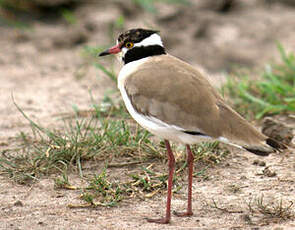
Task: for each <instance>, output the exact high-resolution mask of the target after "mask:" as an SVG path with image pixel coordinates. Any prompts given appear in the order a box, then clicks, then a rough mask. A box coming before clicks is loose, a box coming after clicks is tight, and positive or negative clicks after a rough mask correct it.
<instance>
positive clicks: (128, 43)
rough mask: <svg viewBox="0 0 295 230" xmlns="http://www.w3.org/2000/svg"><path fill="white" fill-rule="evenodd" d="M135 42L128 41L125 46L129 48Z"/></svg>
mask: <svg viewBox="0 0 295 230" xmlns="http://www.w3.org/2000/svg"><path fill="white" fill-rule="evenodd" d="M133 45H134V44H133V43H132V42H126V44H125V47H126V48H128V49H131V48H132V47H133Z"/></svg>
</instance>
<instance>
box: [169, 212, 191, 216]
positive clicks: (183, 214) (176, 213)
mask: <svg viewBox="0 0 295 230" xmlns="http://www.w3.org/2000/svg"><path fill="white" fill-rule="evenodd" d="M173 214H174V215H175V216H178V217H186V216H192V215H193V212H192V211H186V212H177V211H173Z"/></svg>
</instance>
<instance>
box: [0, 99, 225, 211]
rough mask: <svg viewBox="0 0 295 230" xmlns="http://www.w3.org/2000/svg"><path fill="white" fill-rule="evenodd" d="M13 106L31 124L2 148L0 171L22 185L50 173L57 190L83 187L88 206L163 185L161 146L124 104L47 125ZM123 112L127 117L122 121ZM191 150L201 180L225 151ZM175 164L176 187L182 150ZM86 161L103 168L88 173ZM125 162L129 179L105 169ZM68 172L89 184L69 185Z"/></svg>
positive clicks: (208, 146)
mask: <svg viewBox="0 0 295 230" xmlns="http://www.w3.org/2000/svg"><path fill="white" fill-rule="evenodd" d="M15 105H16V107H17V108H18V110H19V111H20V113H22V115H23V116H24V117H25V118H26V119H27V121H28V122H29V123H30V127H31V133H30V134H26V133H23V132H21V133H20V134H19V135H18V136H17V137H16V138H15V143H18V146H17V147H15V148H9V147H7V149H5V150H3V151H2V152H1V155H0V174H1V175H6V176H7V177H8V178H10V179H12V180H14V181H15V182H17V183H19V184H24V185H27V184H31V183H34V182H36V181H38V180H39V179H40V178H44V177H49V176H50V175H52V176H53V177H54V178H53V179H54V181H55V188H56V189H81V191H82V192H81V198H82V200H83V201H84V202H86V204H87V205H90V206H97V205H104V206H114V205H117V204H118V202H120V201H122V200H124V199H128V198H132V197H139V198H143V199H144V198H150V197H152V196H154V195H155V194H157V193H159V192H161V191H165V190H166V188H167V184H166V183H167V181H166V180H167V172H168V170H167V162H166V161H167V157H166V150H165V145H164V144H163V142H159V141H157V140H152V138H151V137H152V135H151V134H150V133H149V132H147V131H146V130H144V129H142V128H140V127H139V126H138V125H136V124H135V122H134V121H133V120H132V119H130V116H129V115H128V114H127V113H126V110H125V109H118V108H114V106H113V105H112V104H111V105H110V106H108V107H102V106H100V105H96V106H94V109H93V110H92V113H91V116H90V117H84V118H80V117H79V110H78V109H76V111H75V116H74V117H72V118H71V119H70V118H68V119H65V120H64V123H63V125H62V126H61V127H59V128H58V129H49V128H45V127H43V126H41V125H40V124H38V123H36V122H34V121H33V120H32V119H30V118H29V117H28V116H27V115H26V114H25V113H24V112H23V110H22V109H21V108H20V107H18V105H17V104H15ZM122 117H125V119H124V120H121V118H122ZM173 151H174V152H176V151H181V152H184V151H185V148H183V147H181V148H180V147H178V146H176V145H173ZM193 151H194V153H195V161H196V162H197V163H198V164H201V166H200V167H198V168H200V171H196V172H195V174H194V176H197V177H201V178H203V179H207V176H206V169H207V168H208V167H209V166H210V165H212V164H216V163H219V162H220V161H221V160H222V159H224V157H225V156H226V154H227V153H228V151H227V150H226V149H224V148H221V147H220V146H219V144H218V143H217V142H216V143H204V144H200V145H198V146H193ZM98 162H102V164H103V165H105V168H104V169H103V170H101V169H99V168H97V166H96V165H97V163H98ZM176 164H177V167H176V174H175V187H174V192H177V191H178V190H179V189H180V188H181V184H180V182H179V181H180V179H181V178H182V175H183V171H184V170H185V168H186V161H185V153H183V157H181V158H178V159H177V162H176ZM85 165H87V167H86V169H85ZM89 165H90V166H91V165H94V166H93V167H94V168H95V169H96V170H98V171H101V172H100V173H98V174H97V173H96V172H95V171H96V170H95V171H92V172H89V169H87V168H89ZM129 166H132V168H133V169H134V170H131V171H130V172H129V173H128V174H127V175H125V177H127V178H128V179H127V180H122V181H120V180H114V179H113V177H112V175H108V173H107V169H108V168H112V167H116V168H118V167H119V168H124V167H129ZM85 170H87V172H86V173H85ZM108 172H110V171H108ZM69 173H75V174H77V175H79V176H80V177H81V178H82V179H83V180H86V182H87V183H88V186H86V187H83V188H78V187H77V186H75V185H73V184H72V183H71V181H70V179H69V176H68V175H69Z"/></svg>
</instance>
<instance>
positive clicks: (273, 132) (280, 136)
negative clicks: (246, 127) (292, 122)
mask: <svg viewBox="0 0 295 230" xmlns="http://www.w3.org/2000/svg"><path fill="white" fill-rule="evenodd" d="M262 133H263V134H264V135H266V136H268V137H270V138H273V139H275V140H277V141H279V142H282V143H284V144H287V145H288V144H290V142H291V141H292V139H293V130H292V128H291V127H287V126H286V125H285V124H283V123H282V122H279V121H276V120H274V119H273V118H271V117H266V118H265V119H264V120H263V124H262Z"/></svg>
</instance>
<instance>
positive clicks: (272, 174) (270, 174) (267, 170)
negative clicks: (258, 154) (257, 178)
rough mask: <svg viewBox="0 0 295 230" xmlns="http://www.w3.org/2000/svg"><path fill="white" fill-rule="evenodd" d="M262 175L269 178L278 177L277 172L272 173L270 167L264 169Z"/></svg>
mask: <svg viewBox="0 0 295 230" xmlns="http://www.w3.org/2000/svg"><path fill="white" fill-rule="evenodd" d="M262 173H263V175H265V176H267V177H275V176H276V175H277V173H276V172H275V171H271V170H270V169H269V167H266V168H265V169H263V171H262Z"/></svg>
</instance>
